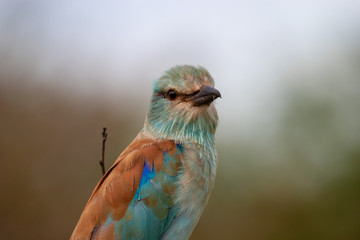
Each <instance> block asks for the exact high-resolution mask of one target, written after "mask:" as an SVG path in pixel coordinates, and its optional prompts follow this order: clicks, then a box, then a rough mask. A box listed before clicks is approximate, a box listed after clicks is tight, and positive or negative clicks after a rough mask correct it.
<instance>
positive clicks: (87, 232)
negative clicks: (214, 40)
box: [70, 65, 221, 240]
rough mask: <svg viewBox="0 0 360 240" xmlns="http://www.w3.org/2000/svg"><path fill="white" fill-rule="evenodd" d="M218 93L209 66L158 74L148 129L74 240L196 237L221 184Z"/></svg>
mask: <svg viewBox="0 0 360 240" xmlns="http://www.w3.org/2000/svg"><path fill="white" fill-rule="evenodd" d="M218 97H221V95H220V92H219V91H218V90H216V89H215V88H214V80H213V78H212V77H211V76H210V74H209V73H208V71H207V70H206V69H205V68H203V67H193V66H189V65H183V66H175V67H173V68H171V69H170V70H168V71H166V72H165V73H164V74H163V75H162V76H161V77H160V78H158V79H156V80H155V81H154V84H153V95H152V99H151V104H150V110H149V112H148V114H147V115H146V119H145V123H144V127H143V129H142V130H141V131H140V133H139V134H138V135H137V136H136V137H135V139H134V140H133V141H132V142H131V143H130V145H129V146H128V147H127V148H126V149H125V150H124V151H123V152H122V153H121V154H120V156H119V157H118V159H117V160H116V161H115V163H114V164H113V165H112V167H110V168H109V170H108V171H107V172H106V173H105V175H104V176H103V177H102V178H101V180H100V181H99V183H98V184H97V186H96V187H95V189H94V191H93V193H92V195H91V197H90V199H89V200H88V202H87V204H86V206H85V208H84V210H83V212H82V214H81V216H80V219H79V221H78V223H77V225H76V227H75V229H74V231H73V233H72V235H71V238H70V239H71V240H90V239H91V240H93V239H103V240H105V239H106V240H107V239H112V240H119V239H126V240H132V239H133V240H138V239H149V240H155V239H162V240H167V239H171V240H177V239H179V240H180V239H181V240H183V239H188V238H189V237H190V235H191V233H192V231H193V230H194V228H195V226H196V224H197V222H198V221H199V219H200V215H201V214H202V212H203V210H204V208H205V206H206V203H207V201H208V199H209V195H210V192H211V190H212V188H213V185H214V180H215V174H216V167H217V159H216V149H215V136H214V135H215V130H216V127H217V124H218V116H217V112H216V109H215V106H214V103H213V101H214V100H215V99H216V98H218Z"/></svg>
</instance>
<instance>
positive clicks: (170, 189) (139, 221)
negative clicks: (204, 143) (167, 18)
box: [105, 144, 183, 240]
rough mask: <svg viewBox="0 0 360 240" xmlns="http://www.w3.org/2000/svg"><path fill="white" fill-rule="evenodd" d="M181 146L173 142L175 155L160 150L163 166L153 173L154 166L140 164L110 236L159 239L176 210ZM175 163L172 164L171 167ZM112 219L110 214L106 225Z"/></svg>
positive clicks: (131, 238)
mask: <svg viewBox="0 0 360 240" xmlns="http://www.w3.org/2000/svg"><path fill="white" fill-rule="evenodd" d="M182 152H183V147H182V146H181V145H179V144H177V145H176V154H174V155H172V156H170V155H169V154H167V153H166V152H164V160H163V164H164V165H163V168H162V169H161V171H159V172H155V168H154V166H149V165H148V164H147V163H146V162H145V163H144V169H143V172H142V176H141V180H140V184H139V188H138V190H137V191H136V193H135V196H134V198H133V199H132V201H131V202H130V204H129V207H128V209H127V211H126V213H125V215H124V217H123V218H122V219H120V220H119V221H116V222H114V223H115V232H114V235H115V237H114V239H127V240H138V239H142V240H143V239H148V240H153V239H154V240H155V239H159V237H160V236H161V234H163V233H164V231H165V230H166V229H167V228H168V226H169V225H170V223H171V221H172V220H173V218H174V216H175V215H176V214H177V212H178V211H177V209H176V207H175V206H174V194H173V193H174V191H175V189H176V187H177V185H176V184H177V180H178V178H179V175H180V174H181V171H179V170H178V168H177V167H176V166H178V165H179V164H181V163H180V161H181V160H180V159H181V158H179V156H177V155H178V154H181V153H182ZM174 166H175V167H174ZM111 222H113V219H112V216H111V215H110V216H109V217H108V219H107V221H106V224H105V225H107V224H110V223H111Z"/></svg>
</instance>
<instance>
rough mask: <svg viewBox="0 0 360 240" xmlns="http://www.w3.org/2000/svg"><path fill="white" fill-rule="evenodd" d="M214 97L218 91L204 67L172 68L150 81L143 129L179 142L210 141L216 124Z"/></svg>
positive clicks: (217, 94) (185, 66) (216, 96)
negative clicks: (152, 89)
mask: <svg viewBox="0 0 360 240" xmlns="http://www.w3.org/2000/svg"><path fill="white" fill-rule="evenodd" d="M218 97H221V95H220V92H219V91H218V90H216V89H215V88H214V80H213V78H212V77H211V76H210V74H209V72H208V71H207V70H206V69H205V68H203V67H193V66H189V65H183V66H175V67H173V68H171V69H170V70H168V71H166V72H165V73H164V74H163V76H162V77H160V78H159V79H156V80H155V81H154V92H153V96H152V101H151V105H150V110H149V113H148V115H147V120H146V122H145V128H144V129H146V130H147V131H150V132H151V133H152V134H154V135H155V136H156V137H160V138H168V139H173V140H176V141H179V142H184V141H193V142H198V143H201V142H203V141H206V140H207V138H209V137H210V138H212V139H213V135H214V133H215V130H216V126H217V122H218V116H217V112H216V109H215V106H214V104H213V101H214V100H215V99H216V98H218Z"/></svg>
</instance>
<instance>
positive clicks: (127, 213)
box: [71, 138, 182, 239]
mask: <svg viewBox="0 0 360 240" xmlns="http://www.w3.org/2000/svg"><path fill="white" fill-rule="evenodd" d="M181 158H182V149H181V146H180V145H177V144H176V143H175V142H174V141H172V140H154V139H147V138H140V139H139V138H136V139H135V140H134V141H133V142H132V143H131V144H130V145H129V146H128V147H127V148H126V149H125V150H124V151H123V152H122V153H121V154H120V156H119V157H118V159H117V160H116V161H115V163H114V164H113V166H112V167H111V168H110V169H109V170H108V171H107V172H106V173H105V175H104V176H103V177H102V178H101V180H100V181H99V183H98V184H97V186H96V187H95V189H94V191H93V193H92V195H91V197H90V199H89V201H88V202H87V204H86V206H85V209H84V211H83V213H82V215H81V217H80V220H79V222H78V224H77V226H76V228H75V230H74V232H73V235H72V238H71V239H100V238H99V237H101V239H106V236H109V237H110V236H111V237H112V238H111V239H113V237H114V235H118V236H119V235H123V236H122V237H125V238H126V239H130V238H129V236H132V235H133V234H140V235H141V234H149V233H147V231H148V229H147V228H148V227H149V224H148V222H149V220H146V219H149V218H150V219H152V220H156V221H151V222H158V223H159V224H158V226H155V228H159V229H158V231H157V232H159V233H158V234H161V231H162V230H163V229H164V228H165V227H166V225H167V224H168V223H167V222H166V220H167V219H168V218H169V214H170V212H169V209H171V207H172V206H173V204H174V196H173V195H174V192H175V188H176V180H177V176H178V173H179V171H180V168H181V160H182V159H181ZM135 217H136V219H137V222H139V219H142V218H143V220H142V225H143V226H140V227H139V226H138V227H135V223H134V218H135ZM170 217H171V216H170ZM140 222H141V221H140ZM133 225H134V226H133ZM150 227H151V228H154V226H150ZM123 228H126V231H124V229H123ZM116 231H117V232H116ZM152 231H153V230H152ZM124 234H125V235H124ZM131 238H132V237H131Z"/></svg>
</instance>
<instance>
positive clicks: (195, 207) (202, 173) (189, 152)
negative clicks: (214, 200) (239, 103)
mask: <svg viewBox="0 0 360 240" xmlns="http://www.w3.org/2000/svg"><path fill="white" fill-rule="evenodd" d="M200 152H201V150H200V151H199V149H196V148H193V147H191V146H185V147H183V151H182V173H181V174H180V176H179V179H178V188H177V191H176V194H175V203H176V204H177V205H178V206H179V209H180V212H184V213H187V214H190V215H194V216H193V217H195V218H198V217H200V215H201V213H202V211H203V209H204V208H205V205H206V203H207V201H208V198H209V195H210V192H211V189H212V187H213V184H214V178H215V171H216V160H215V159H211V157H208V159H206V157H204V156H202V155H201V154H200Z"/></svg>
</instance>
